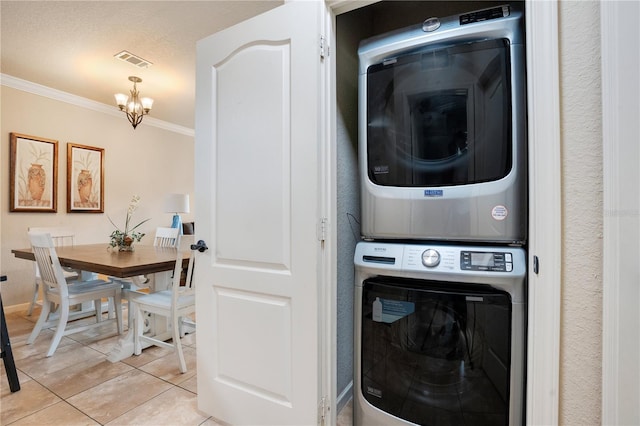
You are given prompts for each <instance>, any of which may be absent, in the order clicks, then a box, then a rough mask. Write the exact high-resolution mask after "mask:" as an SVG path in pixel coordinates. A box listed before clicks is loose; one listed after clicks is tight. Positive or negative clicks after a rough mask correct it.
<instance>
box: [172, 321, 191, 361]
mask: <svg viewBox="0 0 640 426" xmlns="http://www.w3.org/2000/svg"><path fill="white" fill-rule="evenodd" d="M171 319H172V322H173V324H171V325H172V328H173V330H172V333H173V348H174V349H175V351H176V355H177V356H178V363H180V371H181V372H182V373H186V372H187V363H186V362H185V361H184V354H183V353H182V341H181V340H180V326H179V325H178V323H179V322H180V318H179V317H178V316H177V315H172V318H171Z"/></svg>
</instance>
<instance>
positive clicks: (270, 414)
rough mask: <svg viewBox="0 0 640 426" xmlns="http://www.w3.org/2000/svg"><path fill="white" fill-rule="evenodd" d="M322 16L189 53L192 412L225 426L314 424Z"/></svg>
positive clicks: (308, 13)
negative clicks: (194, 253) (192, 85)
mask: <svg viewBox="0 0 640 426" xmlns="http://www.w3.org/2000/svg"><path fill="white" fill-rule="evenodd" d="M323 8H324V3H323V2H315V1H314V2H308V1H300V2H291V3H285V4H284V5H283V6H280V7H278V8H276V9H273V10H271V11H269V12H267V13H265V14H263V15H260V16H258V17H255V18H252V19H250V20H248V21H245V22H243V23H241V24H239V25H236V26H234V27H232V28H229V29H227V30H224V31H222V32H220V33H217V34H214V35H212V36H210V37H207V38H205V39H203V40H201V41H200V42H198V45H197V71H196V73H197V75H196V92H197V93H196V111H197V112H196V126H195V127H196V138H195V139H196V145H195V155H196V160H195V167H196V169H195V179H196V182H195V196H196V197H195V198H196V209H195V210H196V223H197V225H196V239H202V240H204V241H205V242H206V244H207V245H208V248H209V249H208V250H207V251H205V252H204V253H202V254H201V255H200V257H199V259H198V263H197V265H196V272H195V273H196V282H197V285H198V287H197V314H196V315H197V324H198V332H197V360H198V407H199V409H200V410H202V411H204V412H205V413H207V414H209V415H212V416H213V417H214V418H216V419H219V420H222V421H224V422H227V423H230V424H252V425H263V424H278V425H284V424H297V425H311V424H317V423H318V404H319V401H320V399H321V395H324V392H322V390H321V389H320V383H321V381H320V377H319V375H320V374H321V372H320V367H319V366H320V361H321V359H320V349H321V348H320V344H319V341H320V337H321V336H320V326H321V324H320V322H319V318H320V317H321V312H322V308H321V306H320V298H319V293H320V288H321V287H320V284H321V283H322V282H323V280H324V276H323V273H322V261H323V259H322V258H323V255H324V253H323V249H322V244H321V242H320V241H319V235H318V227H319V223H321V218H322V217H323V215H324V212H323V203H322V202H321V200H322V198H321V197H322V194H323V183H322V182H323V181H324V180H325V179H326V176H325V175H324V174H323V170H322V167H321V164H322V163H323V161H324V160H323V155H324V154H323V148H322V147H323V146H324V144H323V141H321V138H322V136H321V134H322V133H323V132H322V129H323V126H324V124H323V123H324V122H323V118H322V117H323V111H322V107H321V105H322V102H321V100H322V98H321V95H322V81H323V78H324V76H325V71H324V70H323V69H324V67H325V66H324V64H323V60H322V59H321V54H320V51H321V50H320V35H321V28H322V27H321V24H322V20H323V19H324V18H323V17H324V14H323V13H321V12H323V10H324V9H323Z"/></svg>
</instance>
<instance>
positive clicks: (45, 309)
mask: <svg viewBox="0 0 640 426" xmlns="http://www.w3.org/2000/svg"><path fill="white" fill-rule="evenodd" d="M51 305H52V303H51V302H49V301H48V300H47V298H46V296H45V299H44V300H43V301H42V311H40V316H39V317H38V321H37V322H36V325H35V326H34V327H33V330H32V331H31V334H30V335H29V338H28V339H27V345H30V344H32V343H33V342H34V341H35V340H36V337H38V335H39V334H40V332H41V331H42V327H44V324H45V323H46V322H47V318H49V313H50V312H51Z"/></svg>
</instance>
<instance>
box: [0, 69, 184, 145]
mask: <svg viewBox="0 0 640 426" xmlns="http://www.w3.org/2000/svg"><path fill="white" fill-rule="evenodd" d="M0 84H2V86H7V87H11V88H12V89H16V90H21V91H23V92H28V93H32V94H34V95H38V96H43V97H45V98H50V99H53V100H56V101H60V102H65V103H68V104H71V105H75V106H79V107H81V108H86V109H90V110H92V111H97V112H101V113H103V114H108V115H112V116H114V117H122V112H120V110H119V109H117V108H115V107H113V106H112V105H106V104H103V103H101V102H96V101H92V100H90V99H87V98H83V97H81V96H76V95H72V94H71V93H67V92H63V91H61V90H57V89H52V88H51V87H47V86H43V85H41V84H37V83H32V82H30V81H27V80H22V79H20V78H17V77H13V76H10V75H8V74H0ZM143 124H145V125H148V126H153V127H158V128H160V129H164V130H168V131H170V132H174V133H180V134H182V135H186V136H191V137H194V136H195V131H194V130H193V129H191V128H188V127H185V126H180V125H178V124H174V123H170V122H168V121H163V120H158V119H157V118H153V117H145V119H144V122H143Z"/></svg>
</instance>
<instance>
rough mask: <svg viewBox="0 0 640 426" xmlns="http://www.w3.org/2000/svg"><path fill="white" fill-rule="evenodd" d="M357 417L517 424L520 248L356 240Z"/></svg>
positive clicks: (362, 424) (520, 403)
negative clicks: (357, 241)
mask: <svg viewBox="0 0 640 426" xmlns="http://www.w3.org/2000/svg"><path fill="white" fill-rule="evenodd" d="M355 271H356V282H355V305H356V306H355V318H354V325H355V330H354V338H355V342H354V353H355V360H354V366H355V368H354V425H356V426H372V425H384V426H391V425H408V424H423V425H430V424H433V425H449V424H452V425H465V424H467V425H491V426H495V425H513V426H515V425H521V424H523V421H524V405H525V404H524V387H525V371H526V370H525V367H524V359H525V353H526V351H525V340H526V339H525V337H526V326H525V317H526V316H525V313H526V303H525V294H526V293H525V288H526V255H525V251H524V250H523V249H522V248H519V247H495V246H461V245H445V244H428V243H419V244H396V243H383V242H361V243H359V244H358V246H357V247H356V252H355Z"/></svg>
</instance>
